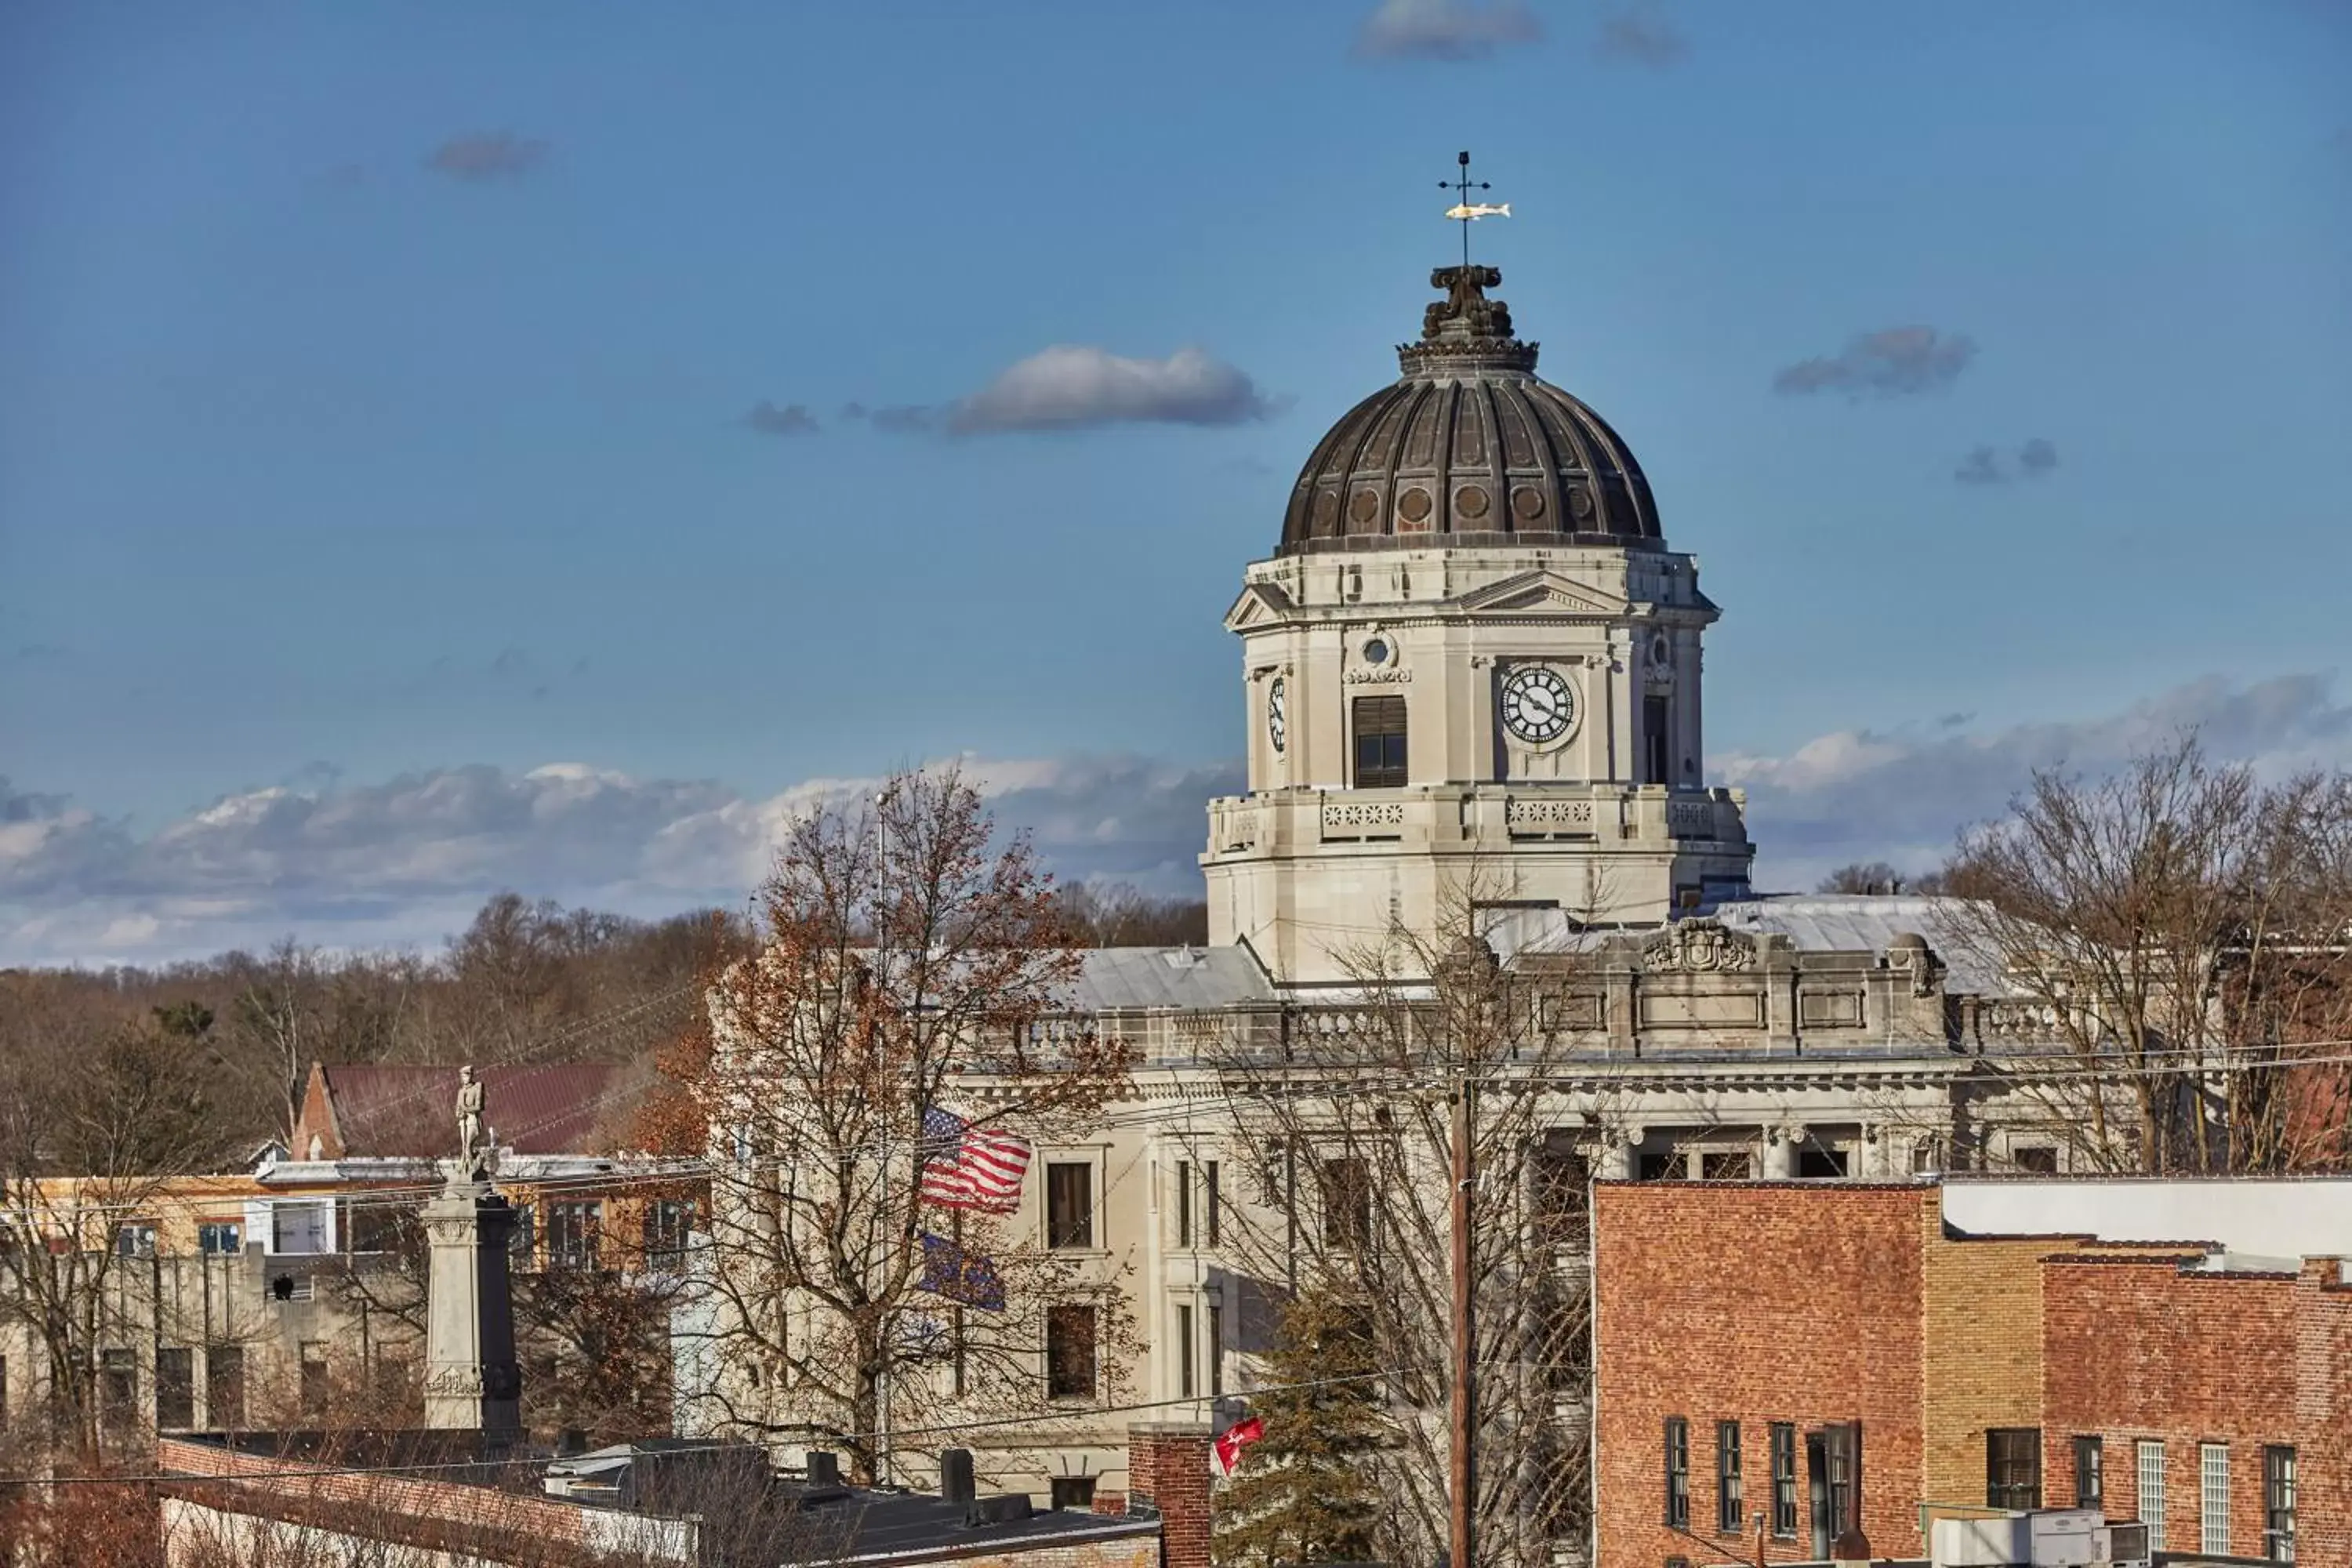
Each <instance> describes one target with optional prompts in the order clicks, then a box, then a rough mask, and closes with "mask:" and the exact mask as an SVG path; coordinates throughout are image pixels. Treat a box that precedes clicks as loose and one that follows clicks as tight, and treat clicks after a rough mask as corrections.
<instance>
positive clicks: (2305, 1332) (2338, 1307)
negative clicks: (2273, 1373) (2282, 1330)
mask: <svg viewBox="0 0 2352 1568" xmlns="http://www.w3.org/2000/svg"><path fill="white" fill-rule="evenodd" d="M2294 1311H2295V1395H2294V1414H2295V1431H2296V1447H2297V1457H2298V1458H2299V1459H2300V1461H2301V1468H2302V1475H2301V1478H2300V1480H2301V1485H2302V1492H2303V1495H2302V1497H2301V1499H2300V1500H2299V1506H2298V1512H2299V1514H2300V1516H2301V1517H2300V1518H2299V1519H2298V1520H2297V1521H2296V1523H2297V1534H2298V1536H2299V1537H2300V1539H2299V1540H2298V1542H2297V1543H2296V1544H2297V1546H2298V1548H2299V1550H2300V1555H2301V1559H2302V1561H2304V1562H2306V1563H2352V1286H2347V1283H2346V1280H2345V1278H2344V1266H2343V1265H2342V1264H2341V1263H2338V1262H2335V1261H2329V1262H2326V1263H2306V1264H2305V1266H2304V1269H2303V1275H2302V1278H2300V1279H2297V1280H2296V1281H2295V1283H2294Z"/></svg>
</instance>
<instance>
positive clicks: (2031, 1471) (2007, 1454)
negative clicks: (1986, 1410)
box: [1985, 1426, 2042, 1513]
mask: <svg viewBox="0 0 2352 1568" xmlns="http://www.w3.org/2000/svg"><path fill="white" fill-rule="evenodd" d="M1985 1502H1986V1505H1987V1506H1989V1507H1991V1508H2007V1509H2015V1510H2018V1511H2019V1512H2021V1513H2023V1512H2026V1511H2028V1510H2032V1509H2037V1508H2040V1507H2041V1506H2042V1433H2041V1431H2040V1429H2039V1428H2036V1427H2032V1426H1996V1427H1994V1428H1993V1429H1992V1430H1991V1431H1990V1432H1987V1433H1986V1434H1985Z"/></svg>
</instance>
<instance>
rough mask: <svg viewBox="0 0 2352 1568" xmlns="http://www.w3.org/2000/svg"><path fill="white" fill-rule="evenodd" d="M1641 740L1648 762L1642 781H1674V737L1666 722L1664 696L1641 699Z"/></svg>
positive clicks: (1662, 782)
mask: <svg viewBox="0 0 2352 1568" xmlns="http://www.w3.org/2000/svg"><path fill="white" fill-rule="evenodd" d="M1642 740H1643V746H1644V748H1645V750H1646V752H1647V760H1648V762H1649V764H1650V768H1649V773H1648V776H1646V777H1645V778H1644V779H1643V781H1642V782H1643V783H1644V784H1672V783H1674V782H1675V773H1674V767H1673V763H1674V754H1675V737H1674V731H1673V727H1672V726H1671V724H1670V723H1669V722H1668V714H1667V711H1666V700H1665V699H1664V698H1663V697H1656V696H1651V697H1644V698H1643V699H1642Z"/></svg>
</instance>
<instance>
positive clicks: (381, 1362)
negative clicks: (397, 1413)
mask: <svg viewBox="0 0 2352 1568" xmlns="http://www.w3.org/2000/svg"><path fill="white" fill-rule="evenodd" d="M415 1382H416V1370H415V1362H413V1361H411V1360H410V1359H409V1357H408V1356H407V1355H406V1354H404V1352H399V1351H388V1350H379V1351H377V1352H375V1379H374V1383H375V1397H376V1405H377V1408H378V1409H379V1410H381V1411H394V1410H398V1409H400V1408H402V1407H403V1406H404V1405H406V1404H407V1403H408V1391H409V1390H410V1389H411V1388H412V1387H414V1386H415Z"/></svg>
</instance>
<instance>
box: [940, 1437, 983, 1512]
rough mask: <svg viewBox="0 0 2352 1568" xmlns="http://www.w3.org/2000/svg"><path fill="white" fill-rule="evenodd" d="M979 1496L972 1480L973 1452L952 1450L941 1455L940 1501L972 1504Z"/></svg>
mask: <svg viewBox="0 0 2352 1568" xmlns="http://www.w3.org/2000/svg"><path fill="white" fill-rule="evenodd" d="M979 1495H980V1493H979V1491H978V1489H976V1488H975V1487H974V1486H973V1484H972V1479H971V1449H970V1448H950V1449H948V1450H946V1451H945V1452H944V1453H942V1454H940V1501H941V1502H970V1501H971V1500H973V1499H974V1498H976V1497H978V1496H979Z"/></svg>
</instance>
